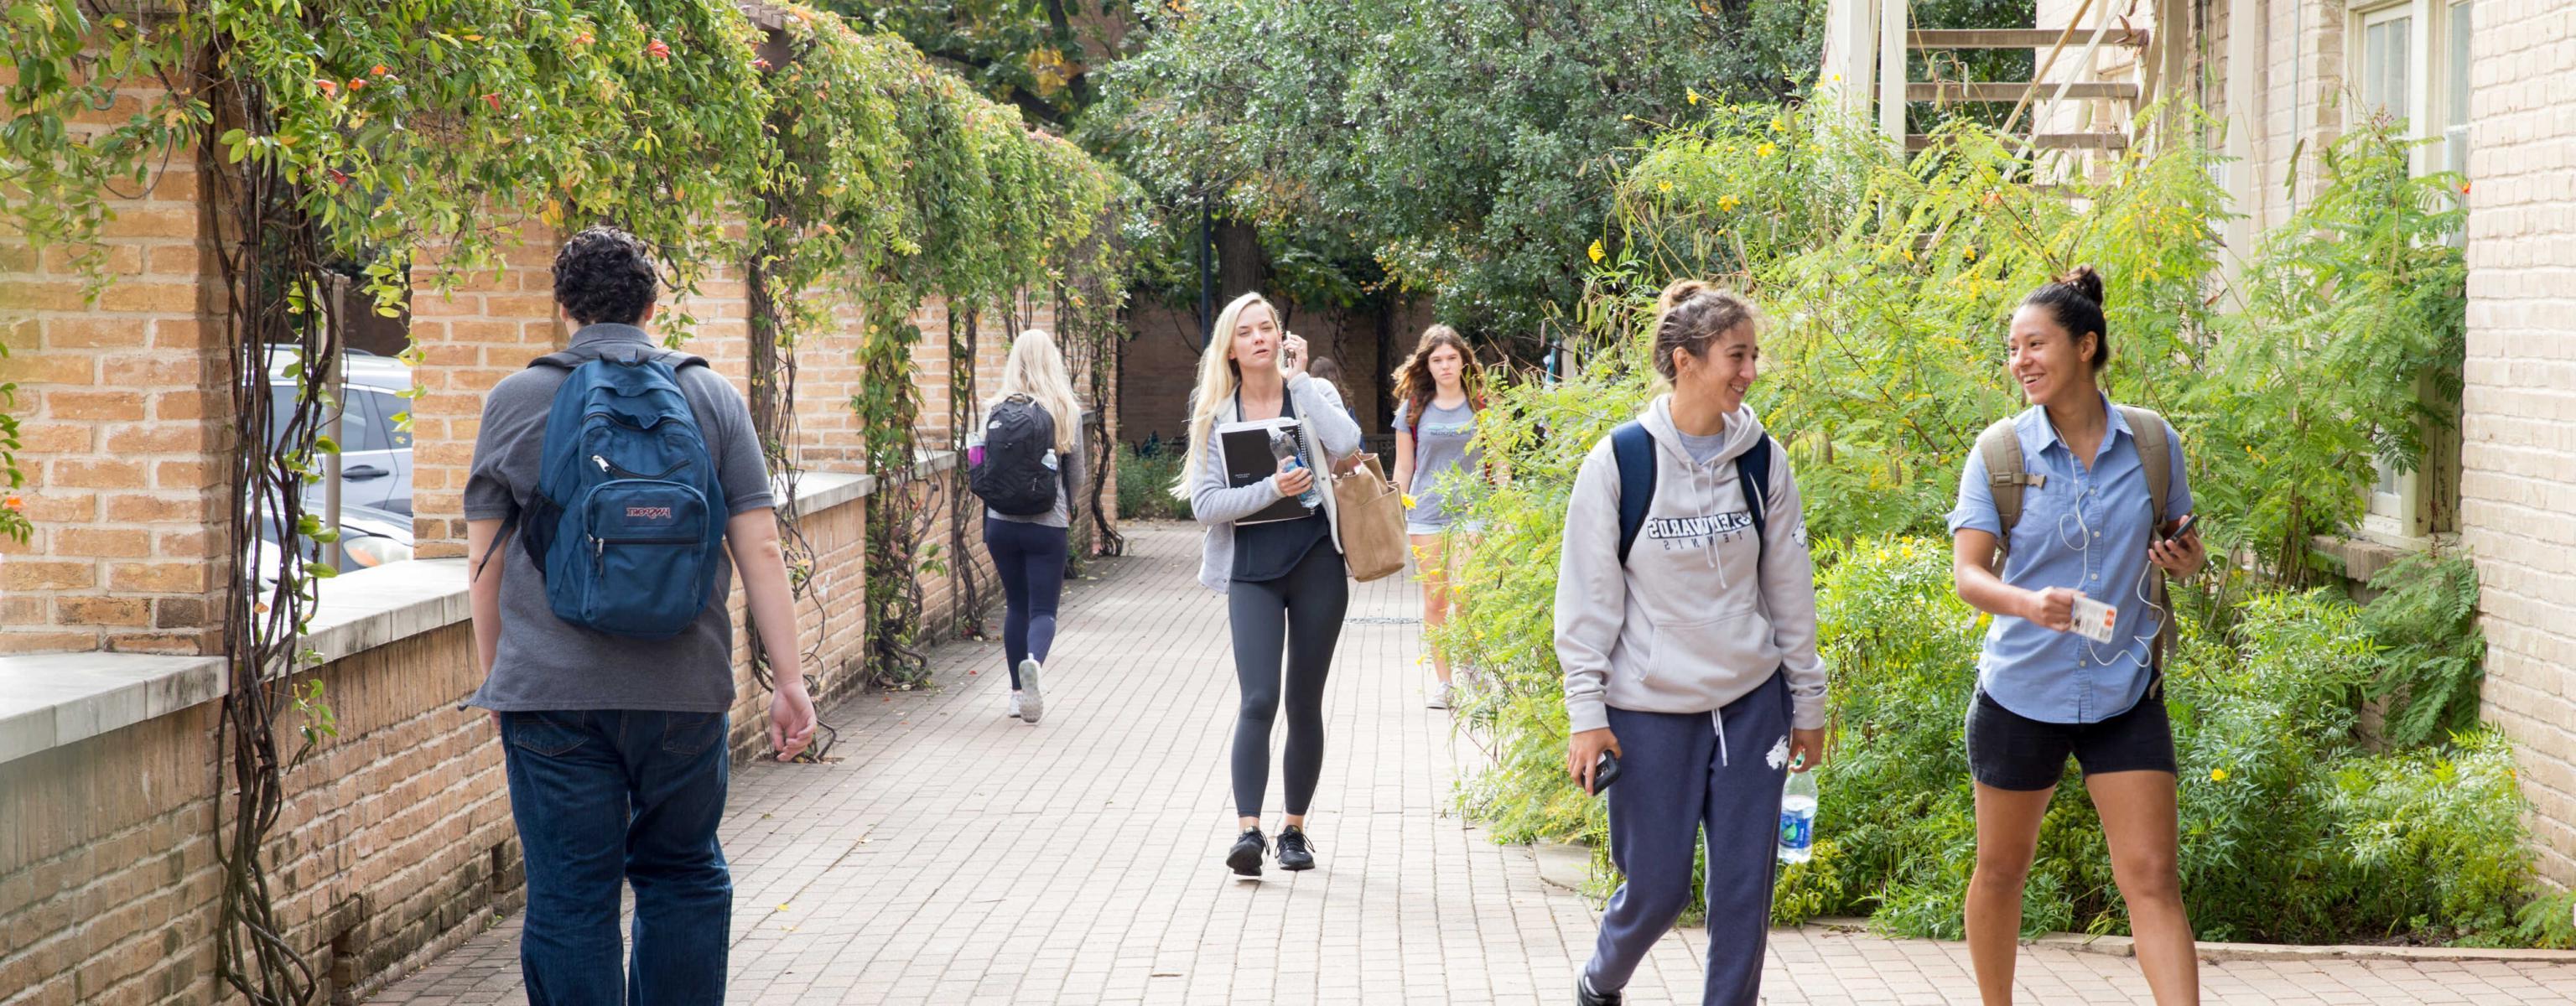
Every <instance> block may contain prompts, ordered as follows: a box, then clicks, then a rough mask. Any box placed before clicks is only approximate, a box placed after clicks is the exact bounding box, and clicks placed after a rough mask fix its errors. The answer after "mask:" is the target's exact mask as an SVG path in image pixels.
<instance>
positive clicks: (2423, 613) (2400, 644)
mask: <svg viewBox="0 0 2576 1006" xmlns="http://www.w3.org/2000/svg"><path fill="white" fill-rule="evenodd" d="M2370 586H2371V589H2373V590H2376V591H2379V592H2380V594H2379V596H2378V597H2377V598H2375V599H2373V600H2372V601H2371V602H2370V606H2369V607H2367V608H2364V609H2362V616H2361V619H2362V627H2363V628H2364V629H2365V630H2367V631H2368V632H2369V633H2370V635H2371V638H2372V639H2375V640H2378V641H2379V645H2380V648H2379V652H2377V653H2375V654H2373V655H2372V656H2371V672H2372V674H2371V678H2372V680H2371V685H2370V697H2371V698H2374V699H2382V700H2385V701H2386V702H2387V708H2386V713H2387V718H2386V722H2385V724H2384V725H2383V726H2382V728H2381V736H2382V737H2384V738H2385V739H2386V740H2387V741H2388V743H2390V744H2393V745H2396V746H2399V747H2417V746H2421V745H2425V744H2432V743H2437V742H2439V741H2441V740H2443V739H2445V738H2448V737H2449V736H2451V735H2452V734H2454V733H2457V732H2459V731H2462V730H2467V729H2470V728H2472V727H2475V726H2476V725H2477V722H2478V685H2479V683H2480V682H2483V681H2485V680H2486V665H2485V661H2486V655H2487V642H2486V636H2485V635H2484V634H2483V633H2480V632H2479V631H2478V570H2477V567H2476V566H2475V565H2473V564H2471V563H2470V562H2469V560H2468V557H2467V556H2463V555H2457V554H2449V555H2436V554H2420V555H2411V556H2408V557H2406V558H2404V559H2401V560H2398V561H2397V562H2396V563H2395V564H2394V565H2391V566H2389V567H2388V568H2387V569H2384V570H2381V571H2380V572H2379V575H2377V576H2374V577H2371V578H2370Z"/></svg>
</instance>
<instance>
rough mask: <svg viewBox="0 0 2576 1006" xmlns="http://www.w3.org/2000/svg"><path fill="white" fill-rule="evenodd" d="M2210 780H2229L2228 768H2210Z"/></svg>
mask: <svg viewBox="0 0 2576 1006" xmlns="http://www.w3.org/2000/svg"><path fill="white" fill-rule="evenodd" d="M2209 781H2211V782H2226V781H2227V770H2226V769H2223V768H2214V769H2210V770H2209Z"/></svg>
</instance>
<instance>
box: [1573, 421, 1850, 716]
mask: <svg viewBox="0 0 2576 1006" xmlns="http://www.w3.org/2000/svg"><path fill="white" fill-rule="evenodd" d="M1638 419H1639V421H1640V422H1643V423H1644V424H1645V426H1646V430H1647V432H1649V433H1652V434H1654V439H1655V465H1656V468H1655V500H1654V502H1653V503H1652V504H1651V505H1649V506H1648V507H1647V509H1646V526H1645V527H1644V528H1643V529H1642V530H1640V531H1639V532H1638V534H1637V543H1636V544H1635V545H1634V546H1633V547H1632V548H1631V549H1630V551H1629V553H1628V563H1627V565H1626V566H1625V567H1622V566H1621V565H1620V563H1619V462H1618V460H1617V459H1616V458H1614V457H1612V455H1611V449H1610V438H1608V437H1603V438H1602V439H1601V442H1599V443H1597V444H1594V445H1592V453H1591V454H1590V455H1589V456H1587V457H1585V458H1584V459H1583V470H1582V471H1581V473H1579V474H1577V475H1576V476H1575V479H1574V495H1573V498H1572V499H1571V500H1570V501H1569V502H1568V504H1567V506H1566V511H1565V541H1564V554H1563V556H1562V557H1561V559H1560V560H1559V562H1558V566H1557V581H1556V659H1557V663H1558V664H1559V665H1561V666H1562V667H1563V668H1564V669H1565V713H1566V719H1567V721H1568V723H1569V725H1570V726H1571V727H1572V728H1573V729H1575V730H1578V731H1581V730H1592V729H1597V728H1600V727H1606V726H1608V725H1610V717H1609V713H1608V711H1607V709H1606V708H1605V707H1606V706H1617V707H1619V708H1621V709H1630V710H1636V711H1639V712H1656V713H1705V712H1709V711H1712V710H1716V709H1720V708H1723V707H1725V706H1726V705H1727V704H1728V703H1730V702H1733V701H1735V700H1736V699H1739V698H1742V697H1744V696H1745V695H1746V694H1749V693H1751V692H1752V691H1753V690H1754V688H1756V687H1758V686H1760V685H1761V684H1762V683H1763V682H1764V681H1765V680H1768V679H1769V678H1770V677H1771V674H1772V673H1773V672H1774V671H1783V672H1785V673H1786V674H1787V675H1788V679H1789V698H1790V703H1791V706H1792V725H1794V726H1795V727H1797V728H1798V729H1801V730H1806V729H1813V728H1817V727H1822V726H1824V725H1825V665H1824V661H1823V660H1822V659H1821V658H1819V657H1818V656H1817V655H1816V583H1815V563H1814V560H1813V559H1812V558H1810V557H1809V555H1808V554H1807V522H1806V518H1805V516H1804V515H1803V514H1802V513H1801V512H1800V509H1799V502H1798V484H1797V482H1796V480H1795V479H1793V478H1791V477H1790V474H1789V459H1788V453H1787V452H1786V451H1783V450H1781V449H1780V448H1779V445H1778V444H1777V443H1776V442H1774V441H1773V440H1772V439H1771V438H1770V437H1768V436H1766V435H1764V434H1763V432H1762V422H1761V420H1759V419H1756V418H1755V417H1754V415H1753V410H1752V409H1750V408H1738V409H1736V410H1735V412H1734V414H1732V415H1729V416H1727V417H1726V438H1727V443H1726V448H1725V449H1724V450H1721V451H1719V452H1718V453H1717V455H1716V456H1715V457H1712V458H1710V459H1709V460H1708V461H1707V462H1706V463H1700V462H1696V461H1693V460H1692V459H1691V456H1690V455H1689V454H1688V453H1687V452H1685V451H1684V450H1683V448H1682V444H1681V434H1680V431H1678V430H1676V429H1674V428H1673V417H1672V396H1670V395H1665V396H1662V397H1659V398H1657V399H1655V401H1654V402H1653V404H1651V405H1648V406H1647V407H1646V411H1645V412H1644V414H1642V415H1641V416H1639V417H1638ZM1755 449H1760V450H1767V451H1771V452H1772V461H1771V485H1770V494H1771V500H1770V505H1769V506H1767V507H1765V508H1763V519H1764V523H1765V524H1766V525H1767V526H1768V528H1769V530H1768V534H1767V536H1766V537H1767V539H1768V543H1769V546H1770V548H1769V551H1770V555H1769V557H1768V558H1767V559H1766V558H1765V557H1764V556H1763V554H1762V553H1763V543H1761V542H1756V541H1755V540H1754V538H1753V534H1754V532H1753V525H1752V521H1751V519H1750V515H1749V513H1748V511H1747V509H1746V506H1745V499H1744V488H1743V484H1742V482H1741V480H1739V479H1738V478H1737V477H1736V473H1735V459H1736V457H1737V456H1738V455H1741V454H1743V453H1744V452H1745V451H1748V450H1755Z"/></svg>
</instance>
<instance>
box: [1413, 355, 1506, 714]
mask: <svg viewBox="0 0 2576 1006" xmlns="http://www.w3.org/2000/svg"><path fill="white" fill-rule="evenodd" d="M1395 400H1396V406H1395V488H1396V489H1397V490H1398V491H1401V492H1402V493H1404V494H1405V514H1404V530H1405V532H1406V533H1407V534H1409V535H1411V536H1412V539H1413V556H1414V559H1415V560H1416V565H1417V567H1418V568H1419V569H1420V571H1421V572H1420V577H1421V581H1422V624H1423V626H1424V627H1425V628H1426V629H1427V628H1432V627H1436V626H1439V625H1442V624H1445V623H1447V622H1448V621H1449V605H1450V599H1449V572H1450V570H1451V569H1452V568H1454V565H1455V560H1457V559H1459V558H1461V556H1458V555H1452V554H1449V550H1448V549H1446V548H1445V547H1444V545H1443V542H1444V541H1445V535H1446V533H1447V532H1448V531H1449V529H1450V526H1451V525H1453V524H1457V525H1459V528H1458V529H1459V530H1461V531H1464V532H1467V533H1469V534H1471V535H1472V534H1473V533H1475V532H1476V531H1477V530H1478V528H1477V527H1476V526H1475V525H1474V523H1473V522H1472V521H1463V520H1462V513H1461V511H1463V510H1464V509H1465V506H1464V501H1453V500H1451V499H1450V498H1449V497H1450V495H1451V493H1450V492H1449V491H1448V490H1449V488H1450V487H1451V486H1444V483H1450V484H1451V485H1454V482H1455V480H1456V478H1458V476H1453V475H1452V474H1451V473H1453V472H1465V473H1467V474H1466V475H1465V476H1464V477H1468V478H1475V477H1482V475H1483V473H1484V470H1485V465H1484V456H1483V452H1482V451H1481V450H1480V449H1478V448H1477V447H1475V446H1474V440H1475V436H1476V414H1477V413H1478V412H1481V411H1483V409H1484V407H1485V386H1484V371H1483V369H1482V368H1481V367H1479V366H1478V365H1477V363H1476V351H1475V349H1474V348H1473V347H1470V346H1468V345H1467V340H1466V339H1465V338H1463V337H1461V336H1460V335H1459V334H1458V331H1457V330H1456V329H1453V328H1450V327H1449V326H1447V325H1433V326H1431V327H1430V328H1428V329H1425V330H1424V331H1423V333H1422V341H1421V343H1419V344H1418V345H1416V346H1414V348H1413V355H1412V356H1409V357H1406V358H1405V361H1404V365H1403V366H1401V367H1397V368H1396V370H1395ZM1431 669H1432V670H1433V671H1434V672H1436V673H1437V674H1438V675H1439V680H1438V681H1437V682H1434V683H1433V684H1432V686H1431V695H1430V701H1429V703H1428V704H1429V705H1430V707H1431V708H1433V709H1447V708H1449V698H1450V695H1449V692H1450V674H1449V655H1448V654H1446V653H1443V652H1441V651H1440V648H1439V647H1437V646H1434V647H1431Z"/></svg>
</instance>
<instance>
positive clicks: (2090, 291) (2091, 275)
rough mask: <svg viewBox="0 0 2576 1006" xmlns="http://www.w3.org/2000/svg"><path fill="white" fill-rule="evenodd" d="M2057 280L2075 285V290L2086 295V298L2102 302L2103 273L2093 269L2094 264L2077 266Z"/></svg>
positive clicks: (2097, 302) (2068, 284)
mask: <svg viewBox="0 0 2576 1006" xmlns="http://www.w3.org/2000/svg"><path fill="white" fill-rule="evenodd" d="M2057 281H2058V282H2060V283H2064V284H2066V285H2067V286H2070V287H2074V288H2075V292H2076V293H2079V294H2082V295H2084V299H2086V300H2089V301H2092V302H2093V303H2095V304H2100V303H2102V274H2101V273H2098V272H2095V271H2093V267H2092V266H2089V265H2079V266H2076V267H2075V269H2074V271H2072V272H2069V273H2067V274H2066V275H2064V276H2060V277H2058V278H2057Z"/></svg>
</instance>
